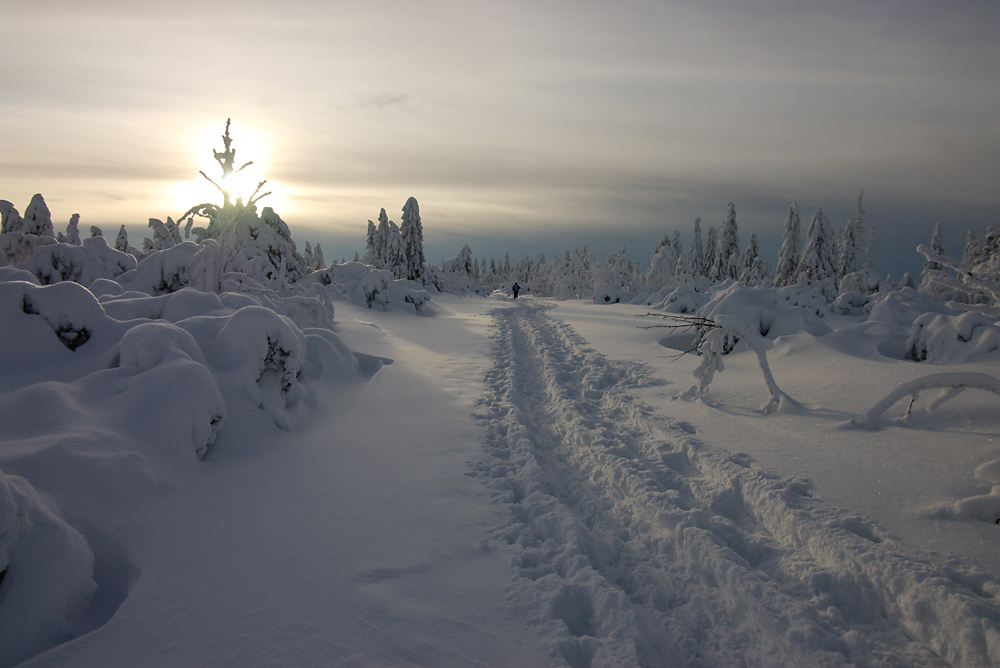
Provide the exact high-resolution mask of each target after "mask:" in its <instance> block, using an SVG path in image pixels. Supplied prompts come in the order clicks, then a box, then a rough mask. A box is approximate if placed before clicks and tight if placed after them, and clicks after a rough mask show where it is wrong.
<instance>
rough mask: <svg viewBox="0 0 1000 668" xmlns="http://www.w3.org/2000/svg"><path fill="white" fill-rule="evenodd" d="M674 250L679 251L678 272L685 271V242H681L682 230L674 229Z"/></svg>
mask: <svg viewBox="0 0 1000 668" xmlns="http://www.w3.org/2000/svg"><path fill="white" fill-rule="evenodd" d="M674 252H675V253H677V273H678V274H682V273H684V244H683V243H682V242H681V233H680V230H674Z"/></svg>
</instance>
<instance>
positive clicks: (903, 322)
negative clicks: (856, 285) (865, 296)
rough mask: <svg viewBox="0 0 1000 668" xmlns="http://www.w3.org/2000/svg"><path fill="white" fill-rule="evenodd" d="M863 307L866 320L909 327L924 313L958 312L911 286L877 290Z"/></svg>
mask: <svg viewBox="0 0 1000 668" xmlns="http://www.w3.org/2000/svg"><path fill="white" fill-rule="evenodd" d="M865 309H866V310H867V311H868V315H867V317H866V320H868V321H869V322H888V323H891V324H893V325H900V326H902V327H909V326H910V325H912V324H913V321H914V320H916V319H917V318H919V317H920V316H922V315H923V314H925V313H942V314H947V315H957V314H958V313H959V311H957V310H955V309H953V308H950V307H949V306H948V305H947V304H946V303H945V302H944V301H943V300H941V299H938V298H936V297H932V296H930V295H927V294H924V293H922V292H917V291H916V290H914V289H913V288H901V289H899V290H894V291H892V292H879V293H877V294H875V295H874V296H873V297H872V298H871V299H870V300H869V302H868V304H867V305H866V306H865Z"/></svg>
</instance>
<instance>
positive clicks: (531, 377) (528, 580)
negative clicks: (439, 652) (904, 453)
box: [476, 304, 1000, 666]
mask: <svg viewBox="0 0 1000 668" xmlns="http://www.w3.org/2000/svg"><path fill="white" fill-rule="evenodd" d="M493 317H494V319H495V324H496V334H495V336H496V349H495V364H494V366H493V368H492V369H491V370H490V371H489V372H488V373H487V375H486V384H487V394H486V396H485V398H484V399H483V401H482V405H483V412H482V415H481V417H482V419H483V421H484V424H485V425H486V427H487V437H486V438H487V444H486V457H485V459H484V460H483V461H481V462H479V463H478V464H477V466H476V469H477V473H478V474H479V475H480V476H481V477H482V478H483V479H484V480H485V481H486V482H487V484H488V485H490V486H491V488H492V489H493V490H494V492H495V500H496V502H497V503H499V504H501V507H502V508H504V513H503V517H504V519H503V521H502V526H501V527H500V528H499V529H498V530H497V532H496V533H495V536H494V538H495V542H496V544H497V546H498V549H505V550H509V551H510V552H511V554H512V567H513V570H514V576H513V578H512V582H511V585H510V587H509V590H508V597H509V603H510V605H511V606H512V607H513V608H515V609H516V610H517V611H518V612H519V613H520V614H523V615H525V616H527V617H528V618H530V619H533V620H534V621H535V622H536V623H537V624H538V626H539V627H540V628H541V630H542V632H543V634H545V635H547V636H548V637H550V638H551V639H552V653H553V658H554V659H561V660H564V661H565V662H566V663H567V664H568V665H571V666H625V665H640V666H670V665H678V666H681V665H683V666H721V665H726V666H740V665H745V666H775V665H789V666H791V665H797V666H827V665H829V666H844V665H858V666H941V665H953V666H991V665H993V666H995V665H1000V604H998V601H997V598H996V595H997V594H998V592H1000V587H998V583H997V582H996V581H994V580H992V579H991V578H989V577H988V576H987V575H985V574H982V573H978V572H976V571H974V570H971V569H966V568H963V567H961V566H958V565H954V564H952V565H950V566H946V565H942V564H940V563H938V562H935V561H934V560H932V559H930V558H924V557H921V556H913V555H907V554H905V553H902V552H901V551H900V549H899V547H898V546H896V545H894V544H893V543H892V542H891V541H889V540H886V539H884V538H883V537H882V535H881V533H880V531H879V529H878V528H877V527H875V526H873V525H872V524H871V523H870V522H868V521H867V520H865V519H864V518H862V517H858V516H855V515H851V514H850V513H847V512H845V511H842V510H839V509H837V508H833V507H830V506H829V505H827V504H825V503H824V502H822V501H820V500H818V499H815V498H813V497H812V496H811V495H810V492H809V488H808V485H807V484H805V483H802V482H801V481H794V480H781V479H779V478H777V477H775V476H773V475H770V474H768V473H766V472H763V471H761V470H759V469H757V468H756V467H754V466H753V465H752V463H751V461H750V458H749V457H748V456H746V455H740V454H734V453H732V452H728V451H725V450H722V449H717V448H714V447H711V446H709V445H707V444H704V443H701V442H700V441H699V440H698V439H697V438H696V437H695V429H694V428H693V427H691V426H690V425H689V424H687V423H676V422H673V421H671V420H669V419H665V418H660V417H657V416H655V415H654V414H653V413H652V411H651V409H650V408H648V407H647V406H644V405H643V404H642V403H640V402H639V401H637V400H635V399H634V398H633V397H632V396H630V394H629V390H630V388H637V387H641V386H643V385H648V384H650V383H654V382H656V381H655V380H654V379H653V378H652V376H651V374H650V373H649V371H648V370H647V369H646V368H644V367H642V366H640V365H636V364H632V363H625V362H616V361H613V360H609V359H606V358H604V357H603V356H601V355H599V354H597V353H596V352H594V351H593V350H591V349H589V348H588V347H587V345H586V343H585V342H584V341H583V340H582V339H581V338H580V337H579V336H577V335H576V333H575V332H574V331H573V330H572V328H570V327H569V326H568V325H565V324H562V323H559V322H557V321H554V320H553V319H552V318H550V317H548V316H547V315H546V313H545V309H544V307H539V306H535V305H531V304H523V305H520V306H516V307H513V308H505V309H498V310H497V311H495V312H494V313H493Z"/></svg>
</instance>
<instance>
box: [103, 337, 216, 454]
mask: <svg viewBox="0 0 1000 668" xmlns="http://www.w3.org/2000/svg"><path fill="white" fill-rule="evenodd" d="M118 359H119V367H120V368H126V367H135V368H136V369H137V371H138V372H140V374H145V376H146V377H145V378H143V377H141V376H140V377H131V378H129V384H130V385H133V386H135V385H142V386H143V389H146V390H147V391H148V388H150V387H162V388H169V389H170V390H171V391H172V393H173V394H174V396H175V397H176V399H175V401H174V403H172V405H171V409H172V414H173V420H172V421H173V422H174V423H175V424H178V425H179V424H180V423H182V421H186V425H184V426H186V427H187V430H186V431H187V433H186V434H185V435H188V436H189V437H190V441H191V444H192V446H193V447H194V453H195V457H197V458H198V459H201V458H202V457H204V456H205V453H206V452H207V451H208V448H209V446H210V445H212V443H214V442H215V437H216V435H217V433H218V431H219V429H220V428H221V427H222V424H223V422H224V421H225V418H226V402H225V399H224V398H223V396H222V393H221V392H220V389H219V384H218V381H217V380H216V378H215V376H214V375H213V373H212V371H211V370H210V369H209V368H208V361H207V359H206V358H205V355H204V353H203V352H202V350H201V348H200V346H199V345H198V343H197V341H195V339H194V337H193V336H191V334H190V333H188V332H187V331H185V330H184V329H182V328H180V327H178V326H176V325H173V324H170V323H168V322H162V321H159V322H145V323H141V324H139V325H137V326H135V327H132V328H131V329H129V330H128V331H127V332H125V335H124V336H123V337H122V340H121V343H120V344H119V346H118ZM178 403H183V404H184V405H183V406H181V405H178Z"/></svg>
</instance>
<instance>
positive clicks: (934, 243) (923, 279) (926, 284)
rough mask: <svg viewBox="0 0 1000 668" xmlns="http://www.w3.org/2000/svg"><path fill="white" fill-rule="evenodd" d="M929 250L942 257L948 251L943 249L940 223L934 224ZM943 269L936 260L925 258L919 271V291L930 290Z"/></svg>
mask: <svg viewBox="0 0 1000 668" xmlns="http://www.w3.org/2000/svg"><path fill="white" fill-rule="evenodd" d="M930 249H931V251H932V252H933V253H934V254H936V255H940V256H942V257H944V256H947V255H948V253H946V252H945V250H944V235H943V234H942V233H941V223H935V224H934V232H933V233H932V234H931V245H930ZM943 271H944V266H943V265H942V264H941V263H940V262H938V261H937V260H934V259H931V258H927V259H926V260H925V261H924V267H923V269H922V270H921V272H920V291H921V292H930V290H931V289H933V288H932V286H933V285H934V284H935V283H936V281H935V278H937V277H938V276H939V275H940V274H941V273H942V272H943Z"/></svg>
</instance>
